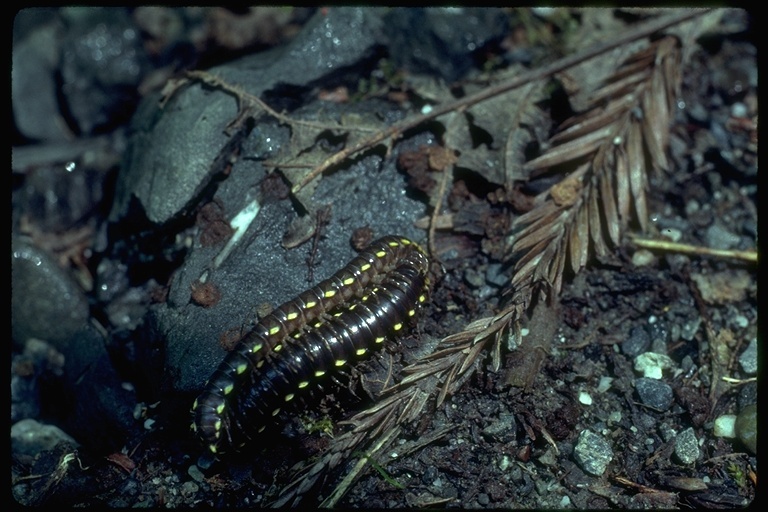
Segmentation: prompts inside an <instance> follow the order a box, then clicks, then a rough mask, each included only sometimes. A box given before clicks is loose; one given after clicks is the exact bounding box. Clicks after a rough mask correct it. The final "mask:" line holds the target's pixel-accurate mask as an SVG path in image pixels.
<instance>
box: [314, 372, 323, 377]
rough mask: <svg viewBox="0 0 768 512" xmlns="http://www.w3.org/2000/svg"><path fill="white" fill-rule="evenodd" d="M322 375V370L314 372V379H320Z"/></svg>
mask: <svg viewBox="0 0 768 512" xmlns="http://www.w3.org/2000/svg"><path fill="white" fill-rule="evenodd" d="M323 375H325V372H324V371H323V370H317V371H316V372H315V377H322V376H323Z"/></svg>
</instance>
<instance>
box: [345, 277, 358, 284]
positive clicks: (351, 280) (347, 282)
mask: <svg viewBox="0 0 768 512" xmlns="http://www.w3.org/2000/svg"><path fill="white" fill-rule="evenodd" d="M354 282H355V280H354V279H353V278H351V277H348V278H346V279H345V280H344V281H342V283H343V284H344V286H349V285H351V284H352V283H354Z"/></svg>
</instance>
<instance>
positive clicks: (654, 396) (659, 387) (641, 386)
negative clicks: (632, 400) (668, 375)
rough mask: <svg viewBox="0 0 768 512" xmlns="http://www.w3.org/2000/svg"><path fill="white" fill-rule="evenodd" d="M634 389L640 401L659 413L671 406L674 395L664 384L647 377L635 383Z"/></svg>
mask: <svg viewBox="0 0 768 512" xmlns="http://www.w3.org/2000/svg"><path fill="white" fill-rule="evenodd" d="M635 389H636V390H637V395H638V396H639V397H640V401H641V402H642V403H643V404H645V405H647V406H648V407H652V408H654V409H656V410H659V411H666V410H667V409H669V408H670V407H671V406H672V402H673V400H674V394H673V393H672V388H671V387H670V386H669V384H667V383H666V382H663V381H661V380H657V379H651V378H647V377H641V378H639V379H637V380H636V381H635Z"/></svg>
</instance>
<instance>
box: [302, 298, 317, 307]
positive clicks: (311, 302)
mask: <svg viewBox="0 0 768 512" xmlns="http://www.w3.org/2000/svg"><path fill="white" fill-rule="evenodd" d="M315 306H317V302H315V301H313V300H311V301H309V302H307V303H306V304H304V308H305V309H312V308H313V307H315Z"/></svg>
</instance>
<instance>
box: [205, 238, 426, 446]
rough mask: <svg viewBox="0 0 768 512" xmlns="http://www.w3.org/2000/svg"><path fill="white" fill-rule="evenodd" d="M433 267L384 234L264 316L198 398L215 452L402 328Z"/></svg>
mask: <svg viewBox="0 0 768 512" xmlns="http://www.w3.org/2000/svg"><path fill="white" fill-rule="evenodd" d="M428 274H429V261H428V259H427V256H426V254H425V253H424V251H423V250H422V249H421V247H419V245H418V244H416V243H414V242H412V241H410V240H408V239H407V238H403V237H400V236H386V237H383V238H380V239H379V240H376V241H375V242H373V243H372V244H371V245H370V246H369V247H368V248H367V249H365V250H364V251H362V252H361V253H360V254H358V255H357V256H356V257H355V258H354V259H353V260H352V261H351V262H349V264H347V265H346V266H345V267H344V268H342V269H341V270H339V271H338V272H336V273H335V274H334V275H333V276H331V277H330V278H328V279H326V280H324V281H321V282H320V283H319V284H317V285H316V286H314V287H312V288H310V289H309V290H306V291H305V292H303V293H301V294H299V295H298V296H297V297H296V298H294V299H293V300H290V301H288V302H286V303H284V304H282V305H281V306H279V307H277V308H276V309H275V310H274V311H273V312H272V313H270V314H269V315H267V316H266V317H264V318H263V319H262V320H261V321H260V322H259V323H258V324H257V325H256V327H255V328H254V329H253V330H252V331H251V332H249V333H248V334H247V335H246V336H245V337H244V338H243V339H242V340H241V341H240V342H239V343H238V345H237V346H236V347H235V348H234V349H233V350H232V351H231V352H229V353H228V354H227V355H226V357H225V358H224V360H223V361H222V362H221V363H220V364H219V366H218V368H217V369H216V370H215V371H214V373H213V375H212V376H211V378H210V379H208V381H207V382H206V384H205V387H204V390H203V392H202V393H201V394H200V396H199V397H198V398H197V400H195V402H194V404H193V406H192V409H193V414H194V423H193V425H192V427H193V430H195V431H196V432H197V434H198V436H199V438H200V439H201V440H202V442H203V444H204V445H205V446H206V447H207V449H208V451H209V453H210V454H212V455H213V456H217V455H221V454H223V453H225V452H227V451H230V450H237V449H239V448H240V447H241V446H242V445H243V444H245V442H246V441H247V440H248V439H250V438H251V437H253V436H254V435H255V434H257V433H259V432H261V431H262V430H264V428H265V427H266V426H267V425H268V423H269V422H270V421H271V420H272V418H273V417H274V416H276V415H277V414H279V412H280V411H281V409H283V408H284V407H285V405H286V404H288V403H289V402H291V401H292V400H293V399H294V397H295V396H296V395H297V394H298V393H300V392H302V391H303V390H304V389H305V388H307V387H309V386H310V385H311V384H312V383H313V382H317V381H319V379H321V378H322V377H323V376H324V375H326V374H327V373H328V372H330V371H331V370H333V369H335V368H339V367H342V366H344V365H346V364H347V363H350V362H352V361H354V360H356V359H359V358H361V357H363V356H365V355H366V354H367V353H369V352H370V351H371V349H372V348H375V347H377V346H380V345H382V344H383V342H384V340H385V339H387V338H390V337H393V336H395V335H397V334H398V333H400V332H401V331H402V330H403V328H404V326H405V325H406V324H407V323H409V322H410V321H411V320H412V318H413V317H414V316H415V314H416V311H417V309H418V308H419V307H420V305H421V304H422V303H424V302H425V301H426V297H427V292H428V288H429V277H428Z"/></svg>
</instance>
